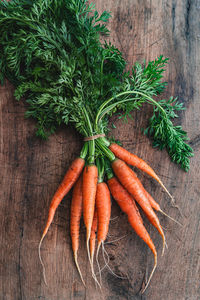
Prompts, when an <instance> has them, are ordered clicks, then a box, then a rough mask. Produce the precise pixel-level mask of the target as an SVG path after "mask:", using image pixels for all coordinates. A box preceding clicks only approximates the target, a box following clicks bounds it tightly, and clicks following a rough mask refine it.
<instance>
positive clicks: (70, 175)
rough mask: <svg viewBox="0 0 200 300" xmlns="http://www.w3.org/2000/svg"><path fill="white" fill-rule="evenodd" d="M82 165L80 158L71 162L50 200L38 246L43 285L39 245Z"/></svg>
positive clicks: (83, 161)
mask: <svg viewBox="0 0 200 300" xmlns="http://www.w3.org/2000/svg"><path fill="white" fill-rule="evenodd" d="M84 165H85V160H84V159H83V158H80V157H78V158H76V159H75V160H74V161H73V162H72V164H71V166H70V167H69V169H68V171H67V173H66V174H65V177H64V179H63V181H62V182H61V184H60V185H59V187H58V189H57V191H56V193H55V194H54V196H53V199H52V200H51V203H50V208H49V213H48V218H47V223H46V226H45V228H44V231H43V234H42V237H41V240H40V243H39V246H38V251H39V259H40V262H41V264H42V267H43V275H44V280H45V283H46V277H45V269H44V264H43V262H42V259H41V254H40V248H41V244H42V241H43V239H44V237H45V236H46V234H47V231H48V229H49V227H50V225H51V223H52V221H53V218H54V215H55V212H56V209H57V207H58V205H59V204H60V202H61V201H62V199H63V198H64V196H65V195H66V194H67V193H68V192H69V190H70V189H71V188H72V186H73V185H74V183H75V182H76V180H77V179H78V177H79V175H80V174H81V171H82V169H83V167H84ZM46 284H47V283H46Z"/></svg>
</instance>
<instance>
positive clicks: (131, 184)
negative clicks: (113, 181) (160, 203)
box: [112, 159, 165, 252]
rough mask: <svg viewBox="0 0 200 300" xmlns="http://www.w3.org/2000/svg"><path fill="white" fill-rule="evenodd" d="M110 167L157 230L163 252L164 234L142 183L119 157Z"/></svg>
mask: <svg viewBox="0 0 200 300" xmlns="http://www.w3.org/2000/svg"><path fill="white" fill-rule="evenodd" d="M112 168H113V171H114V173H115V175H116V176H117V177H118V179H119V181H120V182H121V183H122V185H123V186H124V187H125V188H126V189H127V191H128V192H129V193H130V194H131V195H132V196H133V197H134V199H135V200H136V201H137V202H138V204H139V205H140V206H141V208H142V209H143V211H144V213H145V214H146V216H147V218H148V219H149V221H150V222H151V224H152V225H153V226H154V227H155V228H156V229H157V230H158V232H159V233H160V235H161V236H162V239H163V252H164V246H165V235H164V232H163V230H162V227H161V225H160V222H159V219H158V217H157V216H156V214H155V213H154V211H153V209H152V207H151V204H150V203H149V200H148V198H147V197H146V194H145V192H144V189H143V185H142V183H141V182H140V180H139V179H138V178H137V176H136V174H135V173H134V172H133V171H132V170H131V169H130V168H129V167H128V166H127V165H126V163H125V162H124V161H122V160H120V159H115V160H114V161H113V162H112Z"/></svg>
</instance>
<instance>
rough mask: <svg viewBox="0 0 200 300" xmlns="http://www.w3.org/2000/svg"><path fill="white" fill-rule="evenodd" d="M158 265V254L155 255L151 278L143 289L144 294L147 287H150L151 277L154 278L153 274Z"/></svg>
mask: <svg viewBox="0 0 200 300" xmlns="http://www.w3.org/2000/svg"><path fill="white" fill-rule="evenodd" d="M156 267H157V255H154V266H153V270H152V271H151V274H150V276H149V279H148V281H147V284H146V285H145V287H144V289H143V290H142V292H141V293H142V294H143V293H144V292H145V291H146V289H147V288H148V286H149V283H150V281H151V278H152V276H153V273H154V272H155V269H156Z"/></svg>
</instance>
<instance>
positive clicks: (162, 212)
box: [159, 209, 183, 227]
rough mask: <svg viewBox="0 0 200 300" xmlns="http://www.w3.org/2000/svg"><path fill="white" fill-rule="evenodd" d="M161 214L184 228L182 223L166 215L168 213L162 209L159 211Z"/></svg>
mask: <svg viewBox="0 0 200 300" xmlns="http://www.w3.org/2000/svg"><path fill="white" fill-rule="evenodd" d="M159 211H160V212H161V214H163V215H164V216H166V217H168V218H169V219H170V220H172V221H174V222H175V223H176V224H178V225H180V226H181V227H183V225H182V224H181V223H179V222H178V221H177V220H175V219H174V218H172V217H171V216H169V215H168V214H166V212H164V211H163V210H162V209H160V210H159Z"/></svg>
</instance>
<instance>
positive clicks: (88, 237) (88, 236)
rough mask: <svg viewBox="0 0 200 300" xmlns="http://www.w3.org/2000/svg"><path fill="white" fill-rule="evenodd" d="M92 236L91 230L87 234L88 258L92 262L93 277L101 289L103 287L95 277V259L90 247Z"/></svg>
mask: <svg viewBox="0 0 200 300" xmlns="http://www.w3.org/2000/svg"><path fill="white" fill-rule="evenodd" d="M90 234H91V230H90V231H89V232H88V233H87V241H86V243H87V253H88V258H89V262H90V267H91V271H92V277H93V279H94V280H95V282H96V283H97V284H98V286H99V288H101V285H100V283H99V281H98V279H97V277H96V275H95V272H94V267H93V265H94V264H93V258H91V256H90V246H89V241H90Z"/></svg>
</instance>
